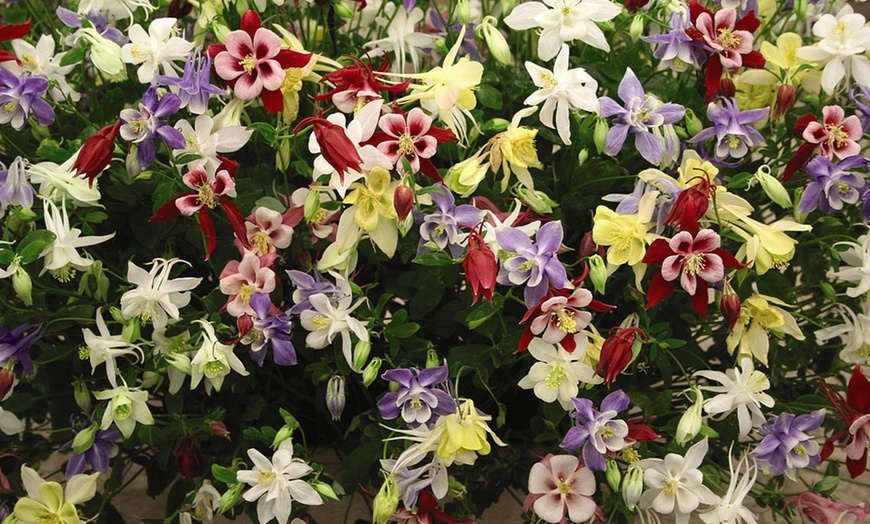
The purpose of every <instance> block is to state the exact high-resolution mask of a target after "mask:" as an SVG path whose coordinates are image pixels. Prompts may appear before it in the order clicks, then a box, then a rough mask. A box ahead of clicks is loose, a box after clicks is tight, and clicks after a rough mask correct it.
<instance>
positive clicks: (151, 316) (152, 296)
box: [121, 258, 202, 329]
mask: <svg viewBox="0 0 870 524" xmlns="http://www.w3.org/2000/svg"><path fill="white" fill-rule="evenodd" d="M179 262H182V263H184V264H187V265H190V263H188V262H185V261H184V260H179V259H177V258H173V259H170V260H165V259H162V258H155V259H154V260H152V261H151V262H150V264H151V270H150V271H145V270H144V269H143V268H141V267H139V266H137V265H136V264H134V263H133V262H132V261H128V265H127V281H128V282H130V283H131V284H135V285H136V286H137V287H136V288H134V289H131V290H130V291H127V292H126V293H124V294H123V295H121V314H122V315H124V318H135V317H139V318H140V319H142V321H143V322H151V323H152V324H154V327H155V328H156V329H160V328H164V327H166V324H168V323H169V319H170V318H171V319H172V320H178V319H179V311H178V310H179V309H180V308H183V307H184V306H186V305H187V304H189V303H190V293H189V292H190V291H191V290H192V289H194V288H195V287H196V286H198V285H199V283H200V282H202V279H201V278H192V277H187V278H176V279H170V278H169V272H170V271H171V270H172V266H174V265H175V264H177V263H179Z"/></svg>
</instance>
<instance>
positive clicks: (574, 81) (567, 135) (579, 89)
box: [523, 0, 618, 145]
mask: <svg viewBox="0 0 870 524" xmlns="http://www.w3.org/2000/svg"><path fill="white" fill-rule="evenodd" d="M585 1H587V2H588V1H590V0H585ZM581 3H582V2H581ZM532 4H537V2H530V3H528V4H524V5H532ZM537 5H541V4H537ZM617 9H618V8H617ZM593 25H594V24H593ZM568 54H569V52H568V46H567V45H564V44H563V45H562V50H561V51H559V56H557V57H556V62H555V63H554V64H553V70H552V71H548V70H547V69H544V68H543V67H541V66H539V65H537V64H535V63H533V62H528V61H527V62H526V71H528V72H529V76H531V77H532V82H534V84H535V86H537V87H538V90H537V91H535V92H534V93H532V94H531V95H529V96H528V97H526V99H525V100H524V101H523V103H524V104H526V105H527V106H536V105H538V104H540V103H541V102H543V103H544V106H543V107H542V108H541V123H542V124H544V125H545V126H547V127H549V128H550V129H556V130H557V131H558V132H559V138H561V139H562V142H564V143H565V145H571V118H570V114H569V112H570V111H571V110H572V109H582V110H584V111H588V112H590V113H597V112H598V109H599V105H598V97H597V96H596V94H595V91H597V90H598V82H596V81H595V79H594V78H592V77H591V76H589V74H588V73H586V70H585V69H583V68H582V67H577V68H574V69H570V70H569V69H568ZM554 115H555V117H556V123H555V126H554V125H553V116H554Z"/></svg>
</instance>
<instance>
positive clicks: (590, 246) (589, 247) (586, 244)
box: [577, 231, 598, 258]
mask: <svg viewBox="0 0 870 524" xmlns="http://www.w3.org/2000/svg"><path fill="white" fill-rule="evenodd" d="M597 252H598V244H596V243H595V241H594V240H592V231H587V232H586V233H584V234H583V238H582V239H581V240H580V251H578V252H577V255H578V256H579V257H580V258H586V257H591V256H592V255H594V254H595V253H597Z"/></svg>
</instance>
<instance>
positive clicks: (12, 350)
mask: <svg viewBox="0 0 870 524" xmlns="http://www.w3.org/2000/svg"><path fill="white" fill-rule="evenodd" d="M41 327H42V326H41V325H37V324H29V323H28V324H21V325H20V326H18V327H16V328H15V329H13V330H11V331H10V330H8V329H6V328H5V327H3V326H0V367H3V368H5V367H8V366H9V365H10V364H15V365H16V366H18V367H19V369H20V370H21V373H22V374H23V375H24V376H25V377H29V376H31V375H33V359H32V358H31V357H30V349H31V348H32V347H33V345H34V344H36V343H37V342H39V339H40V338H42V333H41ZM33 328H36V329H33ZM31 329H33V330H32V331H30V333H27V332H28V331H29V330H31ZM25 333H27V334H25ZM16 363H17V364H16Z"/></svg>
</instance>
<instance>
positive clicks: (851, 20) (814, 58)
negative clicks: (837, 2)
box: [797, 5, 870, 94]
mask: <svg viewBox="0 0 870 524" xmlns="http://www.w3.org/2000/svg"><path fill="white" fill-rule="evenodd" d="M865 22H866V20H865V19H864V15H860V14H858V13H855V12H853V10H852V6H849V5H846V6H843V8H842V9H840V11H839V12H838V13H837V16H836V17H835V16H834V15H831V14H826V15H823V16H822V17H821V18H819V20H818V21H817V22H816V23H815V24H814V25H813V34H814V35H816V37H818V38H820V39H821V40H819V41H818V42H817V43H816V44H815V45H811V46H807V47H802V48H801V49H799V50H798V52H797V57H798V58H800V59H802V60H807V61H809V62H817V63H819V64H820V65H821V64H825V68H824V70H822V88H823V89H824V90H825V92H826V93H829V94H830V93H833V92H834V91H835V90H836V89H837V87H838V86H840V85H841V84H842V83H843V80H847V81H848V79H849V78H850V77H852V78H854V79H855V82H857V83H859V84H861V85H863V86H870V59H868V58H867V56H865V53H866V52H867V51H870V27H867V26H866V24H865Z"/></svg>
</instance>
